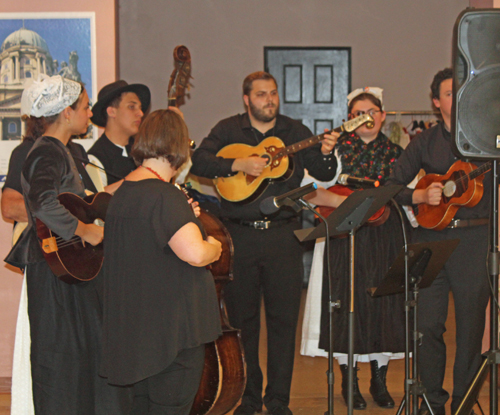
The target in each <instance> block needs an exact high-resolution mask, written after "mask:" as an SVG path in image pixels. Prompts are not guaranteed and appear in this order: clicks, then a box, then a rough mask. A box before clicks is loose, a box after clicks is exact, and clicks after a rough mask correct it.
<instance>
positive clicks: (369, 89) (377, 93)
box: [347, 86, 384, 110]
mask: <svg viewBox="0 0 500 415" xmlns="http://www.w3.org/2000/svg"><path fill="white" fill-rule="evenodd" d="M383 91H384V90H383V89H382V88H377V87H376V86H365V87H364V88H358V89H355V90H354V91H352V92H351V93H350V94H349V95H347V106H349V104H350V103H351V101H352V100H353V99H354V98H356V97H357V96H358V95H361V94H370V95H373V96H374V97H375V98H377V99H378V100H379V101H380V103H381V104H382V110H383V109H384V101H383V100H382V92H383Z"/></svg>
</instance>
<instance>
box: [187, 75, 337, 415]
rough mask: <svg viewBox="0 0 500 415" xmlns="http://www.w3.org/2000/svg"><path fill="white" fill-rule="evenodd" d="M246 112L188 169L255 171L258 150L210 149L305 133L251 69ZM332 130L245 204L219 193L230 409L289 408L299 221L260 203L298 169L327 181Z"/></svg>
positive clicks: (245, 412) (282, 411)
mask: <svg viewBox="0 0 500 415" xmlns="http://www.w3.org/2000/svg"><path fill="white" fill-rule="evenodd" d="M243 100H244V102H245V106H246V108H247V111H246V112H245V113H244V114H239V115H235V116H233V117H230V118H227V119H225V120H222V121H220V122H219V123H218V124H217V125H216V126H215V127H214V128H213V129H212V131H211V132H210V134H209V136H208V137H207V138H205V139H204V140H203V142H202V143H201V145H200V147H199V148H198V150H196V151H195V152H194V154H193V157H192V161H193V167H192V168H191V172H192V173H193V174H195V175H198V176H202V177H207V178H211V179H215V178H221V179H223V178H224V177H229V176H233V175H235V174H236V173H237V172H239V171H242V172H245V173H246V174H247V175H251V176H256V177H258V176H259V175H260V174H261V173H262V171H263V169H264V167H265V165H266V160H265V159H263V158H260V157H258V156H252V157H242V158H235V159H224V158H222V157H217V156H216V154H217V153H218V152H219V150H220V149H222V148H223V147H225V146H227V145H229V144H234V143H243V144H247V145H249V146H256V145H258V144H259V143H260V142H261V141H262V140H264V139H265V138H267V137H271V136H276V137H279V138H280V139H281V140H283V141H284V143H285V145H290V144H293V143H296V142H298V141H300V140H303V139H306V138H308V137H310V136H312V133H311V131H310V130H309V129H308V128H307V127H305V126H304V125H303V124H302V123H300V122H298V121H295V120H292V119H290V118H288V117H285V116H283V115H280V114H278V110H279V96H278V90H277V84H276V81H275V79H274V78H273V77H272V76H271V75H270V74H268V73H265V72H255V73H252V74H250V75H249V76H247V78H246V79H245V80H244V82H243ZM337 137H338V134H334V135H327V136H326V139H325V140H324V141H323V142H322V145H319V144H318V145H316V146H314V147H310V148H308V149H305V150H302V151H299V152H298V153H296V154H295V157H293V163H294V165H295V169H294V171H293V174H292V176H291V177H290V178H289V179H288V180H286V181H281V180H275V181H272V182H271V183H270V184H269V186H268V187H267V189H266V190H265V191H264V192H263V194H261V195H260V197H258V198H257V199H256V200H255V201H253V202H251V203H245V202H243V203H242V202H238V203H233V202H230V201H228V200H226V199H222V201H221V205H222V212H223V216H224V220H225V224H226V226H227V228H228V230H229V232H230V234H231V236H232V238H233V242H234V281H232V282H231V283H230V284H228V285H227V287H226V289H225V297H224V298H225V300H226V305H227V309H228V315H229V319H230V321H231V324H232V325H233V326H234V327H236V328H239V329H241V335H242V340H243V346H244V350H245V359H246V363H247V385H246V389H245V392H244V394H243V398H242V403H241V405H240V406H239V407H238V408H237V409H236V410H235V412H234V414H236V415H252V414H254V413H255V412H259V411H261V409H262V403H263V402H264V404H265V405H266V407H267V409H268V411H269V414H272V415H288V414H291V411H290V409H289V408H288V404H289V401H290V386H291V381H292V371H293V359H294V351H295V330H296V327H297V319H298V314H299V305H300V296H301V288H302V277H303V275H302V248H301V245H300V244H299V242H298V241H297V239H296V238H295V236H294V234H293V231H294V230H296V229H298V228H299V227H300V225H299V223H298V219H297V215H296V214H295V212H294V211H292V210H287V209H283V210H281V211H279V212H277V213H276V214H274V215H267V216H266V215H264V214H262V213H261V211H260V209H259V205H260V201H261V200H263V199H265V198H266V197H270V196H278V195H281V194H283V193H285V192H287V191H289V190H291V189H294V188H297V187H299V186H300V182H301V180H302V178H303V176H304V168H307V169H308V171H309V173H310V174H311V175H312V176H314V177H316V178H317V179H318V180H322V181H328V180H331V179H333V177H334V175H335V172H336V167H337V162H336V159H335V157H334V156H333V155H332V150H333V147H334V145H335V143H336V139H337ZM262 295H263V297H264V302H265V308H266V323H267V334H268V359H267V379H268V382H267V387H266V390H265V396H264V399H262V383H263V376H262V371H261V369H260V366H259V332H260V303H261V296H262Z"/></svg>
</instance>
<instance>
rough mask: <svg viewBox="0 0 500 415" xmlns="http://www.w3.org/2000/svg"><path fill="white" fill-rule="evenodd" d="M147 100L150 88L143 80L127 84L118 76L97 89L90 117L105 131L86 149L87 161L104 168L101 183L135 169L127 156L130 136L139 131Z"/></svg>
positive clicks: (110, 181)
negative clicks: (116, 79) (96, 96)
mask: <svg viewBox="0 0 500 415" xmlns="http://www.w3.org/2000/svg"><path fill="white" fill-rule="evenodd" d="M150 102H151V93H150V91H149V88H148V87H147V86H146V85H142V84H130V85H129V84H128V83H127V82H125V81H123V80H119V81H116V82H113V83H111V84H108V85H106V86H104V87H103V88H102V89H101V90H100V91H99V95H98V98H97V102H96V103H95V105H94V106H93V107H92V112H93V114H94V115H93V116H92V118H91V121H92V122H93V123H94V124H95V125H97V126H99V127H104V133H103V134H102V135H101V137H99V139H98V140H97V141H96V142H95V143H94V145H93V146H92V147H91V148H90V150H89V151H88V153H89V155H90V161H92V162H93V163H95V164H97V165H100V166H101V167H103V168H104V170H105V171H106V172H105V174H101V179H102V182H103V187H106V186H107V185H110V184H113V183H117V182H119V181H121V178H123V177H125V176H126V175H127V174H129V173H130V172H131V171H132V170H135V168H136V165H135V163H134V160H133V159H132V157H130V150H131V148H132V143H133V139H132V137H133V136H134V135H135V134H137V132H138V131H139V126H140V125H141V121H142V118H143V116H144V113H145V112H146V111H147V109H148V108H149V104H150ZM117 186H118V185H117Z"/></svg>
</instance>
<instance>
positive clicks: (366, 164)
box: [309, 87, 405, 409]
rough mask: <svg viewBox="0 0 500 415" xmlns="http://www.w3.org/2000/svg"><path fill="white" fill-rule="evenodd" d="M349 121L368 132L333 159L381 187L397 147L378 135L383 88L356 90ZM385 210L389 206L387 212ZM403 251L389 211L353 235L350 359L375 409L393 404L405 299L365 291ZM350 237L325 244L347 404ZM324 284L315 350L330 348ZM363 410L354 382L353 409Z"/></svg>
mask: <svg viewBox="0 0 500 415" xmlns="http://www.w3.org/2000/svg"><path fill="white" fill-rule="evenodd" d="M347 99H348V109H349V118H355V117H358V116H360V115H362V114H369V115H370V116H371V117H372V118H373V121H374V126H373V128H369V126H368V125H367V124H364V125H362V126H360V127H359V128H357V129H356V130H355V131H354V132H353V133H351V134H348V135H344V136H341V137H340V138H339V140H338V142H337V144H336V146H335V155H336V156H337V159H338V160H339V161H340V163H339V164H341V171H340V173H342V174H348V175H349V176H354V177H360V178H367V179H372V180H378V181H380V183H381V184H383V183H384V181H385V180H386V178H388V177H389V175H390V173H391V171H392V168H393V166H394V165H395V163H396V160H397V158H398V157H399V156H400V154H401V152H402V148H401V147H399V146H398V145H396V144H394V143H392V142H391V141H390V140H389V139H388V138H387V137H386V136H385V135H384V134H383V133H382V132H381V128H382V125H383V122H384V120H385V112H384V110H383V105H382V89H380V88H374V87H367V88H362V89H361V88H360V89H356V90H355V91H353V92H351V93H350V94H349V95H348V97H347ZM313 195H314V196H313V197H312V198H309V201H310V202H312V203H315V204H317V205H323V206H329V207H338V206H339V204H340V203H342V202H343V201H344V200H345V199H346V196H341V195H337V194H335V193H332V192H330V191H328V190H325V189H318V191H316V192H315V194H313ZM386 208H388V207H386ZM402 246H403V242H402V234H401V223H400V220H399V217H398V215H397V214H396V213H395V212H392V213H391V214H390V215H389V217H388V219H387V221H386V222H385V223H383V224H381V225H380V226H363V227H361V228H360V229H359V230H358V231H357V232H356V245H355V250H356V251H355V252H356V255H355V288H354V290H355V293H354V295H355V300H354V303H355V313H356V314H355V315H356V322H355V334H354V336H355V340H354V353H355V356H354V360H355V364H356V362H370V366H371V372H372V378H371V382H370V393H371V395H372V396H373V399H374V401H375V402H376V404H377V405H379V406H380V407H383V408H392V407H393V406H394V401H393V399H392V398H391V396H390V394H389V392H388V391H387V387H386V373H387V368H388V363H389V359H390V358H391V357H393V358H394V357H400V358H402V357H403V355H402V354H400V355H399V356H397V355H396V353H400V352H404V350H405V342H404V339H405V336H404V333H405V332H404V297H403V296H401V295H397V296H385V297H379V298H372V297H371V296H370V295H369V294H368V293H367V289H368V288H371V287H377V286H378V285H379V283H380V282H381V281H382V279H383V278H384V276H385V274H386V273H387V271H388V269H389V267H390V266H391V264H392V262H393V260H394V259H395V258H396V256H397V254H398V252H399V250H400V249H401V247H402ZM349 250H350V247H349V238H334V239H332V240H331V243H330V253H329V255H330V261H331V264H332V273H333V289H334V297H333V298H334V299H335V300H337V299H340V301H341V308H340V309H338V310H336V311H335V315H334V328H335V330H334V336H335V339H334V352H335V357H336V358H337V360H338V362H339V365H340V369H341V373H342V396H343V397H344V400H345V401H346V403H347V390H348V387H347V386H348V381H347V372H348V370H347V351H348V318H349V295H350V293H349V275H350V264H349ZM328 293H329V284H328V278H327V275H326V273H324V277H323V287H322V310H321V332H320V339H319V348H320V349H324V350H328V349H329V313H328V301H329V298H328V297H329V295H328ZM364 408H366V401H365V400H364V398H363V396H362V395H361V392H360V390H359V386H358V379H357V377H356V376H355V377H354V409H364Z"/></svg>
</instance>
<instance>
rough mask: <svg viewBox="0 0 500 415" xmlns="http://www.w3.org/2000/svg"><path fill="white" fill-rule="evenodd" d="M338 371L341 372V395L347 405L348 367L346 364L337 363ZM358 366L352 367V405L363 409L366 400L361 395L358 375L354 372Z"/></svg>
mask: <svg viewBox="0 0 500 415" xmlns="http://www.w3.org/2000/svg"><path fill="white" fill-rule="evenodd" d="M339 366H340V373H342V397H343V398H344V401H345V404H346V405H347V389H348V376H349V375H348V368H347V365H339ZM357 370H358V368H357V367H354V383H353V388H352V389H353V393H352V398H353V399H352V407H353V408H354V409H365V408H366V401H365V400H364V399H363V396H361V392H360V391H359V385H358V376H357V374H356V372H357Z"/></svg>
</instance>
